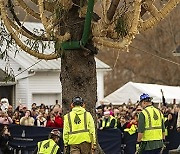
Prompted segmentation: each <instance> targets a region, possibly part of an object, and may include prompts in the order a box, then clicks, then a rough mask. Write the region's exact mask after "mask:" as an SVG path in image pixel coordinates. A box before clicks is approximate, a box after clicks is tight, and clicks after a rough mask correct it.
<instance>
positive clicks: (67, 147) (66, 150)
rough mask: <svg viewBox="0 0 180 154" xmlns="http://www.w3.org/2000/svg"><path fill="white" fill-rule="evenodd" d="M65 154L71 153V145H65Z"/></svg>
mask: <svg viewBox="0 0 180 154" xmlns="http://www.w3.org/2000/svg"><path fill="white" fill-rule="evenodd" d="M64 154H70V146H64Z"/></svg>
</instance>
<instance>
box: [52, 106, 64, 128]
mask: <svg viewBox="0 0 180 154" xmlns="http://www.w3.org/2000/svg"><path fill="white" fill-rule="evenodd" d="M61 111H62V110H61V108H59V107H54V108H53V113H54V116H55V121H54V123H55V124H56V128H63V118H62V117H61Z"/></svg>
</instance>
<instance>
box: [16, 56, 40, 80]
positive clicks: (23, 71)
mask: <svg viewBox="0 0 180 154" xmlns="http://www.w3.org/2000/svg"><path fill="white" fill-rule="evenodd" d="M40 61H42V59H41V60H39V61H37V62H35V63H34V64H32V65H31V66H29V67H28V68H26V69H25V70H23V71H21V72H20V73H18V74H16V75H15V76H14V77H17V76H19V75H20V74H22V73H23V72H25V71H26V70H28V69H30V68H31V67H33V66H35V65H36V64H38V63H39V62H40Z"/></svg>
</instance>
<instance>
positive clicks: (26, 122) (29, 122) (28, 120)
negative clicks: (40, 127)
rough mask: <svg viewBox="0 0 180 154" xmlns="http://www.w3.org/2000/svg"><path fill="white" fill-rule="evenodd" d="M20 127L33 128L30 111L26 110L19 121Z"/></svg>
mask: <svg viewBox="0 0 180 154" xmlns="http://www.w3.org/2000/svg"><path fill="white" fill-rule="evenodd" d="M20 125H25V126H34V118H33V117H32V116H31V111H30V110H26V112H25V116H24V117H22V118H21V119H20Z"/></svg>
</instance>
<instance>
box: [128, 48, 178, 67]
mask: <svg viewBox="0 0 180 154" xmlns="http://www.w3.org/2000/svg"><path fill="white" fill-rule="evenodd" d="M130 47H132V48H134V49H136V50H138V51H142V52H145V53H148V54H151V55H152V56H155V57H157V58H160V59H162V60H165V61H168V62H170V63H172V64H175V65H178V66H180V63H177V62H174V61H172V60H169V59H166V58H164V57H161V56H158V55H155V54H153V53H150V52H148V51H145V50H143V49H138V48H136V47H134V46H132V45H130ZM153 50H154V49H153ZM154 51H156V50H154Z"/></svg>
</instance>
